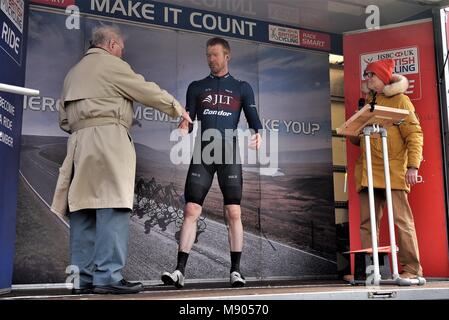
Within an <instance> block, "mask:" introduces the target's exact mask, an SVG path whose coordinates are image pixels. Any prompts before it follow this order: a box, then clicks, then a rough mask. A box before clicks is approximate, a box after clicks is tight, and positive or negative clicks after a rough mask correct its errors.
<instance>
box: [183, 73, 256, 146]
mask: <svg viewBox="0 0 449 320" xmlns="http://www.w3.org/2000/svg"><path fill="white" fill-rule="evenodd" d="M186 101H187V102H186V110H187V111H188V112H189V115H190V117H191V118H192V120H195V118H197V119H198V120H199V121H201V133H203V132H204V131H205V130H207V129H217V130H219V131H220V133H221V134H222V135H223V137H224V136H225V130H226V129H232V130H235V129H237V125H238V123H239V119H240V114H241V112H242V109H243V112H244V113H245V117H246V120H247V121H248V124H249V127H250V128H251V129H253V130H254V131H255V132H258V130H260V129H262V124H261V123H260V119H259V115H258V114H257V106H256V102H255V100H254V92H253V89H252V88H251V86H250V85H249V84H248V83H247V82H245V81H240V80H237V79H235V78H234V77H233V76H231V75H230V74H229V73H227V74H226V75H225V76H223V77H216V76H214V75H212V74H210V75H209V76H207V77H206V78H204V79H202V80H198V81H194V82H192V83H191V84H190V85H189V88H188V90H187V99H186Z"/></svg>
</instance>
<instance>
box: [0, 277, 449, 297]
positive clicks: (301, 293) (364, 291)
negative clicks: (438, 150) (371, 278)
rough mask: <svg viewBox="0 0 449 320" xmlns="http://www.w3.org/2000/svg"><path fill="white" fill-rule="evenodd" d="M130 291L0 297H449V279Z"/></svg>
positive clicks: (48, 290)
mask: <svg viewBox="0 0 449 320" xmlns="http://www.w3.org/2000/svg"><path fill="white" fill-rule="evenodd" d="M144 284H145V291H143V292H140V293H138V294H130V295H98V294H87V295H72V294H70V290H69V289H66V288H65V287H64V284H42V285H14V286H13V287H12V291H11V292H10V293H7V294H4V295H1V296H0V300H28V299H32V300H178V299H186V300H376V299H383V300H385V299H392V300H441V299H445V300H446V299H447V300H449V279H427V284H426V285H424V286H410V287H399V286H395V285H382V286H380V287H365V286H352V285H349V284H347V283H345V282H343V281H337V280H335V281H292V280H289V281H264V282H260V281H249V282H248V283H247V286H246V287H245V288H230V287H229V284H228V283H226V282H208V283H207V282H206V283H193V282H192V283H186V285H185V287H184V288H183V289H181V290H178V289H175V288H174V287H166V286H163V285H161V284H159V283H157V282H145V281H144Z"/></svg>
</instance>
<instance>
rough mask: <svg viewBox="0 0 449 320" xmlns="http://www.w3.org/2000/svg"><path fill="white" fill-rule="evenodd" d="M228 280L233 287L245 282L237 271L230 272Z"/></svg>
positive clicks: (242, 285)
mask: <svg viewBox="0 0 449 320" xmlns="http://www.w3.org/2000/svg"><path fill="white" fill-rule="evenodd" d="M229 280H230V282H231V286H232V287H234V288H238V287H244V286H245V283H246V280H245V277H244V276H242V275H241V274H240V272H237V271H234V272H232V273H231V275H230V277H229Z"/></svg>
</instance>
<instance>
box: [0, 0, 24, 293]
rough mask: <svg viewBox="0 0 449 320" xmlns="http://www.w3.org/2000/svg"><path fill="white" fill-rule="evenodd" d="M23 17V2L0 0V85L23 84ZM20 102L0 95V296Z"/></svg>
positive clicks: (7, 281) (12, 212)
mask: <svg viewBox="0 0 449 320" xmlns="http://www.w3.org/2000/svg"><path fill="white" fill-rule="evenodd" d="M27 17H28V2H27V1H23V0H0V32H1V37H0V83H3V84H8V85H16V86H23V85H24V83H25V55H26V40H27V34H26V30H27V27H28V26H27V23H26V22H27ZM22 101H23V97H22V96H21V95H15V94H10V93H6V92H2V91H0V292H1V291H3V289H5V290H8V289H9V288H10V287H11V280H12V271H13V257H14V243H15V239H16V229H15V228H16V206H17V179H18V176H17V175H18V171H19V154H20V132H21V129H22Z"/></svg>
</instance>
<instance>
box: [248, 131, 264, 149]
mask: <svg viewBox="0 0 449 320" xmlns="http://www.w3.org/2000/svg"><path fill="white" fill-rule="evenodd" d="M261 144H262V136H261V135H260V133H256V134H255V135H253V136H252V137H251V142H250V143H249V147H250V148H251V149H256V150H259V148H260V145H261Z"/></svg>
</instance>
